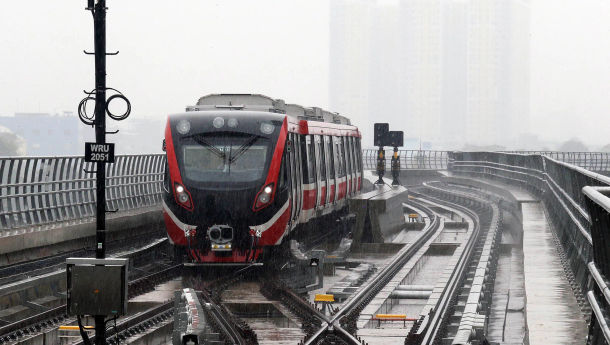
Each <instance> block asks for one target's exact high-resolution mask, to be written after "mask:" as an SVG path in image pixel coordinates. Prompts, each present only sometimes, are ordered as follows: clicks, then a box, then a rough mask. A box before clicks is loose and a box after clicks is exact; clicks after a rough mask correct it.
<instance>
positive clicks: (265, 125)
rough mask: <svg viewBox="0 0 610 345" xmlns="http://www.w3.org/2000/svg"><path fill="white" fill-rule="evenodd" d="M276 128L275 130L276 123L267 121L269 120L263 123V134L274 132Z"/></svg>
mask: <svg viewBox="0 0 610 345" xmlns="http://www.w3.org/2000/svg"><path fill="white" fill-rule="evenodd" d="M274 130H275V126H274V125H272V124H270V123H267V122H263V123H261V132H262V133H263V134H271V133H273V131H274Z"/></svg>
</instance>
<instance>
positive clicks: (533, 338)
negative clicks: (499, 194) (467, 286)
mask: <svg viewBox="0 0 610 345" xmlns="http://www.w3.org/2000/svg"><path fill="white" fill-rule="evenodd" d="M483 181H485V183H488V184H490V185H493V186H497V187H499V188H502V189H505V190H506V191H508V192H510V193H511V194H512V195H513V196H514V197H515V199H516V200H517V202H519V204H520V206H521V210H522V215H523V255H524V259H523V270H524V280H525V294H526V299H525V301H526V305H525V309H526V322H527V329H528V331H529V343H530V344H531V345H538V344H540V345H546V344H558V345H561V344H566V345H567V344H573V345H578V344H585V341H586V336H587V322H586V320H585V317H584V315H583V313H582V312H581V311H580V306H579V304H578V301H577V300H576V297H575V296H574V292H573V290H572V288H571V286H570V284H569V282H568V280H567V278H566V276H565V272H564V269H563V266H562V264H561V260H560V257H559V253H558V252H557V248H556V246H555V243H554V240H553V234H552V232H551V231H552V230H551V228H550V224H549V221H548V219H547V215H546V212H545V210H544V206H543V204H542V203H541V202H540V201H539V200H538V199H537V198H536V197H535V196H533V195H532V194H531V193H529V192H528V191H525V190H523V189H519V188H516V187H513V186H510V185H506V184H501V183H498V182H495V181H489V180H483ZM508 303H510V301H508Z"/></svg>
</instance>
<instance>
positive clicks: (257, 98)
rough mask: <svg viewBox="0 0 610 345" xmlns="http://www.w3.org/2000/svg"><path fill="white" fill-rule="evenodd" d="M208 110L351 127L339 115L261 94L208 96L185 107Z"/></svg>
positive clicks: (347, 120)
mask: <svg viewBox="0 0 610 345" xmlns="http://www.w3.org/2000/svg"><path fill="white" fill-rule="evenodd" d="M210 110H250V111H264V112H271V113H279V114H286V115H290V116H293V117H296V118H298V119H300V120H306V121H318V122H326V123H335V124H342V125H351V122H350V120H349V119H348V118H347V117H345V116H341V115H339V113H333V112H330V111H327V110H324V109H321V108H318V107H311V108H307V107H303V106H301V105H298V104H286V102H284V100H282V99H274V98H271V97H269V96H265V95H261V94H239V93H221V94H210V95H207V96H203V97H201V98H199V100H198V101H197V104H196V105H193V106H187V107H186V111H187V112H190V111H210Z"/></svg>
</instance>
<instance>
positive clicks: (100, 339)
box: [93, 0, 106, 345]
mask: <svg viewBox="0 0 610 345" xmlns="http://www.w3.org/2000/svg"><path fill="white" fill-rule="evenodd" d="M93 39H94V47H95V141H96V144H105V143H106V0H97V3H96V4H95V8H94V10H93ZM96 165H97V166H96V169H95V171H96V173H95V175H96V190H95V193H96V196H97V204H96V217H95V220H96V223H97V224H96V225H97V226H96V231H95V257H96V258H97V259H104V258H105V257H106V162H104V161H98V162H97V163H96ZM94 319H95V345H106V322H105V321H106V320H105V319H106V315H95V317H94Z"/></svg>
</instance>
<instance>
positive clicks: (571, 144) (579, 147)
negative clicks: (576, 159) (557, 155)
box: [558, 138, 589, 152]
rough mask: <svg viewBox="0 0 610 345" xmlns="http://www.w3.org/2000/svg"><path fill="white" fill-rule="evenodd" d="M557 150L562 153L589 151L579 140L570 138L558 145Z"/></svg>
mask: <svg viewBox="0 0 610 345" xmlns="http://www.w3.org/2000/svg"><path fill="white" fill-rule="evenodd" d="M558 150H559V151H562V152H586V151H589V148H588V147H587V145H585V144H584V143H583V142H582V141H580V139H578V138H572V139H570V140H568V141H565V142H564V143H563V144H561V145H559V149H558Z"/></svg>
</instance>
